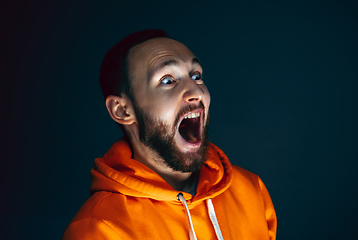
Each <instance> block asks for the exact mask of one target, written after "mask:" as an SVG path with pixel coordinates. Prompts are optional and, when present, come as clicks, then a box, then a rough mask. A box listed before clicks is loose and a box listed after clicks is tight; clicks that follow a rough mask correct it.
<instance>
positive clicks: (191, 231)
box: [177, 193, 224, 240]
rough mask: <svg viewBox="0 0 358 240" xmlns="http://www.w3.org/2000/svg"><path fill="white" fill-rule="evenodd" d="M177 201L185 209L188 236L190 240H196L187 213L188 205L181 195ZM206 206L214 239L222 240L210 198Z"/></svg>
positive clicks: (180, 194) (188, 213)
mask: <svg viewBox="0 0 358 240" xmlns="http://www.w3.org/2000/svg"><path fill="white" fill-rule="evenodd" d="M177 199H178V200H179V201H180V202H181V203H182V204H183V206H184V209H185V214H186V217H187V219H188V224H189V236H190V240H197V238H196V234H195V230H194V226H193V222H192V221H191V215H190V212H189V208H188V204H187V203H186V200H185V198H184V196H183V194H182V193H179V194H178V195H177ZM206 203H207V206H208V211H209V217H210V220H211V223H212V224H213V226H214V230H215V233H216V237H217V238H218V239H219V240H224V238H223V235H222V233H221V230H220V226H219V222H218V220H217V218H216V214H215V210H214V205H213V203H212V201H211V198H209V199H208V200H207V201H206Z"/></svg>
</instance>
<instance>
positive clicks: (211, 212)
mask: <svg viewBox="0 0 358 240" xmlns="http://www.w3.org/2000/svg"><path fill="white" fill-rule="evenodd" d="M206 204H207V205H208V209H209V217H210V220H211V223H212V224H213V226H214V229H215V233H216V236H217V237H218V239H219V240H224V238H223V235H222V234H221V230H220V226H219V222H218V219H217V218H216V214H215V210H214V205H213V202H212V201H211V198H209V199H208V200H207V201H206Z"/></svg>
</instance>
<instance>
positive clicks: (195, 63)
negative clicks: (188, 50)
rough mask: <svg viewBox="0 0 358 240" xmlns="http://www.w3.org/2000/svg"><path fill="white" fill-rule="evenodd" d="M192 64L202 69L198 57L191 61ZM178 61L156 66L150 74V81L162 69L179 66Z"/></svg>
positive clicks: (172, 60)
mask: <svg viewBox="0 0 358 240" xmlns="http://www.w3.org/2000/svg"><path fill="white" fill-rule="evenodd" d="M191 62H192V64H193V65H199V66H200V67H201V64H200V61H199V59H198V58H197V57H194V58H193V59H192V60H191ZM178 64H179V63H178V61H177V60H175V59H171V60H168V61H164V62H162V63H160V64H159V65H158V66H156V67H155V68H153V69H151V70H150V71H149V73H148V80H150V79H151V78H152V77H153V75H154V74H156V73H157V72H159V71H160V70H161V69H162V68H164V67H167V66H173V65H174V66H175V65H178Z"/></svg>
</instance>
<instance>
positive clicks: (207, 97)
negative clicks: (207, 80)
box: [202, 86, 211, 109]
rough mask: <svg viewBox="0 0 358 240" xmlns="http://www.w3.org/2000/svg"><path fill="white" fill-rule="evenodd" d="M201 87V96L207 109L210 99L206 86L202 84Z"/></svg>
mask: <svg viewBox="0 0 358 240" xmlns="http://www.w3.org/2000/svg"><path fill="white" fill-rule="evenodd" d="M202 89H203V91H204V97H203V103H204V106H205V108H206V109H209V106H210V101H211V98H210V93H209V90H208V88H207V87H206V86H204V88H202Z"/></svg>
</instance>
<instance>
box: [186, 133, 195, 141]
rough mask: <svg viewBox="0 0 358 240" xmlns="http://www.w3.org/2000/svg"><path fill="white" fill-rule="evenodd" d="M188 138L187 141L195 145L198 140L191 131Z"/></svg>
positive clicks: (187, 134) (187, 135)
mask: <svg viewBox="0 0 358 240" xmlns="http://www.w3.org/2000/svg"><path fill="white" fill-rule="evenodd" d="M186 137H187V139H186V140H187V141H188V142H190V143H195V142H196V141H197V138H196V137H194V135H193V133H192V132H191V131H190V130H189V131H187V133H186Z"/></svg>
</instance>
